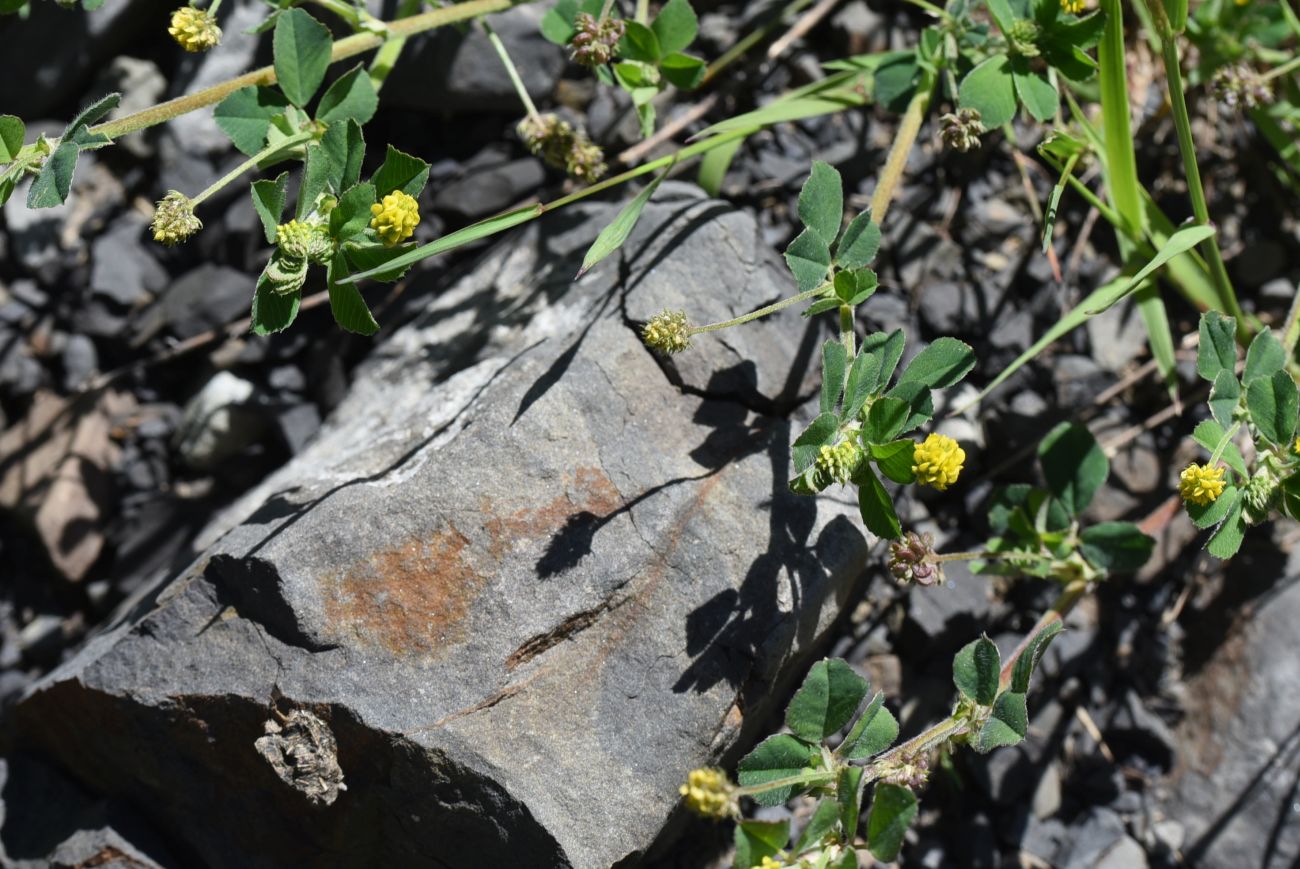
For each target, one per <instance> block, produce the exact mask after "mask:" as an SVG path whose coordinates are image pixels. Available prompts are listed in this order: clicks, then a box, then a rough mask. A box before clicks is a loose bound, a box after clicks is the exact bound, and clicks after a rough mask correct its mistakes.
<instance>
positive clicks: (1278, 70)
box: [1259, 56, 1300, 81]
mask: <svg viewBox="0 0 1300 869" xmlns="http://www.w3.org/2000/svg"><path fill="white" fill-rule="evenodd" d="M1295 69H1300V56H1297V57H1293V58H1291V59H1290V60H1289V61H1287V62H1286V63H1284V64H1282V65H1281V66H1275V67H1273V68H1272V69H1270V70H1269V71H1268V72H1266V73H1264V74H1263V75H1261V76H1260V77H1259V80H1260V81H1272V80H1273V79H1275V78H1278V77H1279V76H1283V75H1286V74H1287V73H1289V72H1291V71H1292V70H1295Z"/></svg>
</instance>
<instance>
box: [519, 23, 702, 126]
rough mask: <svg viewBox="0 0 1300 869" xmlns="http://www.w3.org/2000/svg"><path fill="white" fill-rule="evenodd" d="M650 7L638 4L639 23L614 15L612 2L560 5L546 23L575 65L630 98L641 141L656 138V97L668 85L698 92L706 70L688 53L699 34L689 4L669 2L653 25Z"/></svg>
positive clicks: (544, 32)
mask: <svg viewBox="0 0 1300 869" xmlns="http://www.w3.org/2000/svg"><path fill="white" fill-rule="evenodd" d="M648 5H649V4H648V3H645V2H640V3H638V4H637V11H636V15H635V17H633V18H628V19H624V18H620V17H618V16H617V15H615V14H613V13H614V11H615V10H614V6H615V4H614V3H613V0H559V2H558V3H556V4H555V6H554V7H552V8H551V9H550V10H549V11H548V12H547V13H546V15H545V16H544V17H543V19H542V35H543V36H545V37H546V38H547V39H549V40H550V41H552V42H554V43H556V44H558V45H566V46H568V47H569V49H570V53H571V55H572V57H573V60H574V61H575V62H577V63H580V64H582V65H583V66H587V67H590V68H591V69H593V70H594V71H595V73H596V76H597V77H598V78H599V79H600V80H601V81H602V82H604V83H605V84H609V85H615V84H616V85H618V87H620V88H622V89H623V90H624V91H626V92H627V94H628V96H630V97H631V98H632V105H633V106H635V107H636V113H637V117H638V118H639V119H640V121H641V135H642V136H649V135H650V134H651V133H653V132H654V128H655V107H654V99H655V97H657V96H659V94H660V93H662V92H663V90H664V89H665V88H666V87H668V86H669V85H673V86H675V87H677V88H679V89H680V90H694V89H695V88H697V87H699V85H700V82H702V81H703V80H704V73H705V69H706V64H705V63H704V61H703V60H702V59H700V58H698V57H696V56H694V55H692V54H687V53H686V51H685V49H687V48H688V47H690V44H691V43H692V42H694V41H695V36H696V33H697V32H698V31H699V21H698V19H697V18H696V15H695V10H694V9H692V8H691V4H690V2H689V0H668V2H667V3H665V4H664V5H663V8H662V9H660V10H659V13H658V14H657V15H656V16H655V17H654V18H653V19H651V18H650V17H649V10H648V8H647V7H648Z"/></svg>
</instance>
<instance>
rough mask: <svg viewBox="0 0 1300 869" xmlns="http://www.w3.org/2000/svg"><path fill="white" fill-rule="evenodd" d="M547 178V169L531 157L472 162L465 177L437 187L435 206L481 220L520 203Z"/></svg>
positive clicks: (446, 211)
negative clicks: (489, 163) (500, 161)
mask: <svg viewBox="0 0 1300 869" xmlns="http://www.w3.org/2000/svg"><path fill="white" fill-rule="evenodd" d="M545 180H546V170H545V169H543V168H542V164H541V162H540V161H538V160H535V159H533V158H532V157H527V158H525V159H522V160H509V161H507V162H502V163H496V164H495V165H486V166H482V165H479V166H476V165H470V166H467V167H466V174H465V176H464V177H462V178H458V179H457V180H455V181H452V182H451V183H449V184H447V185H446V186H445V187H442V188H440V189H439V190H438V193H437V195H436V196H434V200H433V207H434V209H435V210H437V211H439V212H441V213H443V214H458V215H461V216H462V217H465V218H467V219H469V220H478V219H479V218H481V217H487V216H488V215H490V214H497V213H498V212H501V211H505V210H506V209H507V208H510V207H512V206H515V205H518V204H519V201H520V200H521V199H523V198H524V197H525V196H527V195H528V194H529V193H530V192H532V191H534V190H536V189H537V188H538V187H540V186H541V184H542V182H543V181H545Z"/></svg>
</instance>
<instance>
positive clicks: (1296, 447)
mask: <svg viewBox="0 0 1300 869" xmlns="http://www.w3.org/2000/svg"><path fill="white" fill-rule="evenodd" d="M1291 451H1292V452H1294V453H1300V438H1296V439H1295V443H1293V444H1292V445H1291Z"/></svg>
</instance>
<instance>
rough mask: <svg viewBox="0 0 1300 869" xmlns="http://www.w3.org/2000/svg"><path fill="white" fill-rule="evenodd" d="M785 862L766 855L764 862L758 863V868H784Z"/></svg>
mask: <svg viewBox="0 0 1300 869" xmlns="http://www.w3.org/2000/svg"><path fill="white" fill-rule="evenodd" d="M784 866H785V864H784V863H782V862H781V861H779V860H773V859H772V858H771V857H764V858H763V862H761V863H759V864H758V869H784Z"/></svg>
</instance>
